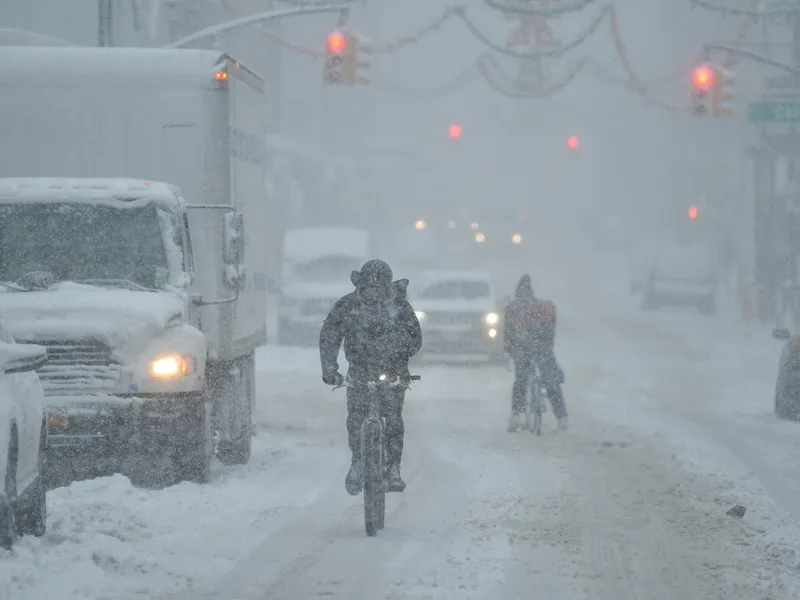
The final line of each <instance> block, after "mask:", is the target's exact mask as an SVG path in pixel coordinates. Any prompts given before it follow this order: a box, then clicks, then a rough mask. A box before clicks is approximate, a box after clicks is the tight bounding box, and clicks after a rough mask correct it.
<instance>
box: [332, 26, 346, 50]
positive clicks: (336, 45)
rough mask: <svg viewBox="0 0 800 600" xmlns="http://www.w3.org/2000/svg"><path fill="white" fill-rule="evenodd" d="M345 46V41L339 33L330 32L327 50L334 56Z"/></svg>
mask: <svg viewBox="0 0 800 600" xmlns="http://www.w3.org/2000/svg"><path fill="white" fill-rule="evenodd" d="M345 46H347V39H345V37H344V34H343V33H342V32H341V31H332V32H331V33H329V34H328V50H330V51H331V52H333V53H334V54H340V53H341V52H343V51H344V48H345Z"/></svg>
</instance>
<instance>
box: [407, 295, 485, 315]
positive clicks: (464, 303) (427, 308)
mask: <svg viewBox="0 0 800 600" xmlns="http://www.w3.org/2000/svg"><path fill="white" fill-rule="evenodd" d="M411 305H412V306H413V307H414V310H416V311H422V312H497V311H498V308H497V302H496V301H495V300H494V299H493V298H475V299H473V300H468V299H466V298H416V299H414V300H412V301H411Z"/></svg>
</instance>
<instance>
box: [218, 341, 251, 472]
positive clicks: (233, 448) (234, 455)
mask: <svg viewBox="0 0 800 600" xmlns="http://www.w3.org/2000/svg"><path fill="white" fill-rule="evenodd" d="M239 368H240V369H241V370H242V384H243V385H242V386H240V389H238V390H237V392H238V394H237V396H238V397H237V398H236V404H237V405H238V406H241V407H242V410H243V411H244V420H243V421H244V424H243V426H242V435H241V437H240V438H239V439H238V440H235V441H232V442H220V444H219V448H217V456H218V457H219V460H220V462H221V463H222V464H225V465H244V464H247V462H248V461H249V460H250V451H251V448H252V445H253V407H254V406H255V387H256V364H255V354H254V353H251V354H248V355H247V356H246V357H244V358H243V359H242V360H241V361H240V362H239Z"/></svg>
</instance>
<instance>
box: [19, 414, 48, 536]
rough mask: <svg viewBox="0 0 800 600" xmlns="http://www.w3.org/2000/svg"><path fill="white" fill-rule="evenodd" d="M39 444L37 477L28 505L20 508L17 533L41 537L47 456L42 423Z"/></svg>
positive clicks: (45, 503) (44, 514) (44, 528)
mask: <svg viewBox="0 0 800 600" xmlns="http://www.w3.org/2000/svg"><path fill="white" fill-rule="evenodd" d="M40 439H41V441H40V442H39V469H38V470H39V476H38V477H37V478H36V482H35V483H34V484H33V491H32V492H31V493H30V504H29V505H28V506H25V507H20V511H19V513H20V514H19V517H18V518H17V531H18V533H19V534H20V535H33V536H36V537H42V536H43V535H44V534H45V533H46V531H47V487H46V485H45V464H46V463H45V457H46V456H47V423H42V437H41V438H40Z"/></svg>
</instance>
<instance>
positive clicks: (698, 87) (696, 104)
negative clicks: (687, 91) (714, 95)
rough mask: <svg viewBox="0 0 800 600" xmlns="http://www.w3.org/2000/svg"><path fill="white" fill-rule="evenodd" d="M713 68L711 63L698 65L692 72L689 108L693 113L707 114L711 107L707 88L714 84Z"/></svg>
mask: <svg viewBox="0 0 800 600" xmlns="http://www.w3.org/2000/svg"><path fill="white" fill-rule="evenodd" d="M714 75H715V74H714V69H713V68H712V67H711V65H706V64H703V65H698V66H697V67H695V69H694V73H693V74H692V94H691V106H690V110H691V112H692V114H695V115H700V116H702V115H707V114H708V113H709V112H710V109H711V107H710V106H709V102H710V98H709V96H710V93H709V90H710V89H711V87H712V86H713V85H714V80H715V79H716V78H715V76H714Z"/></svg>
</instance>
